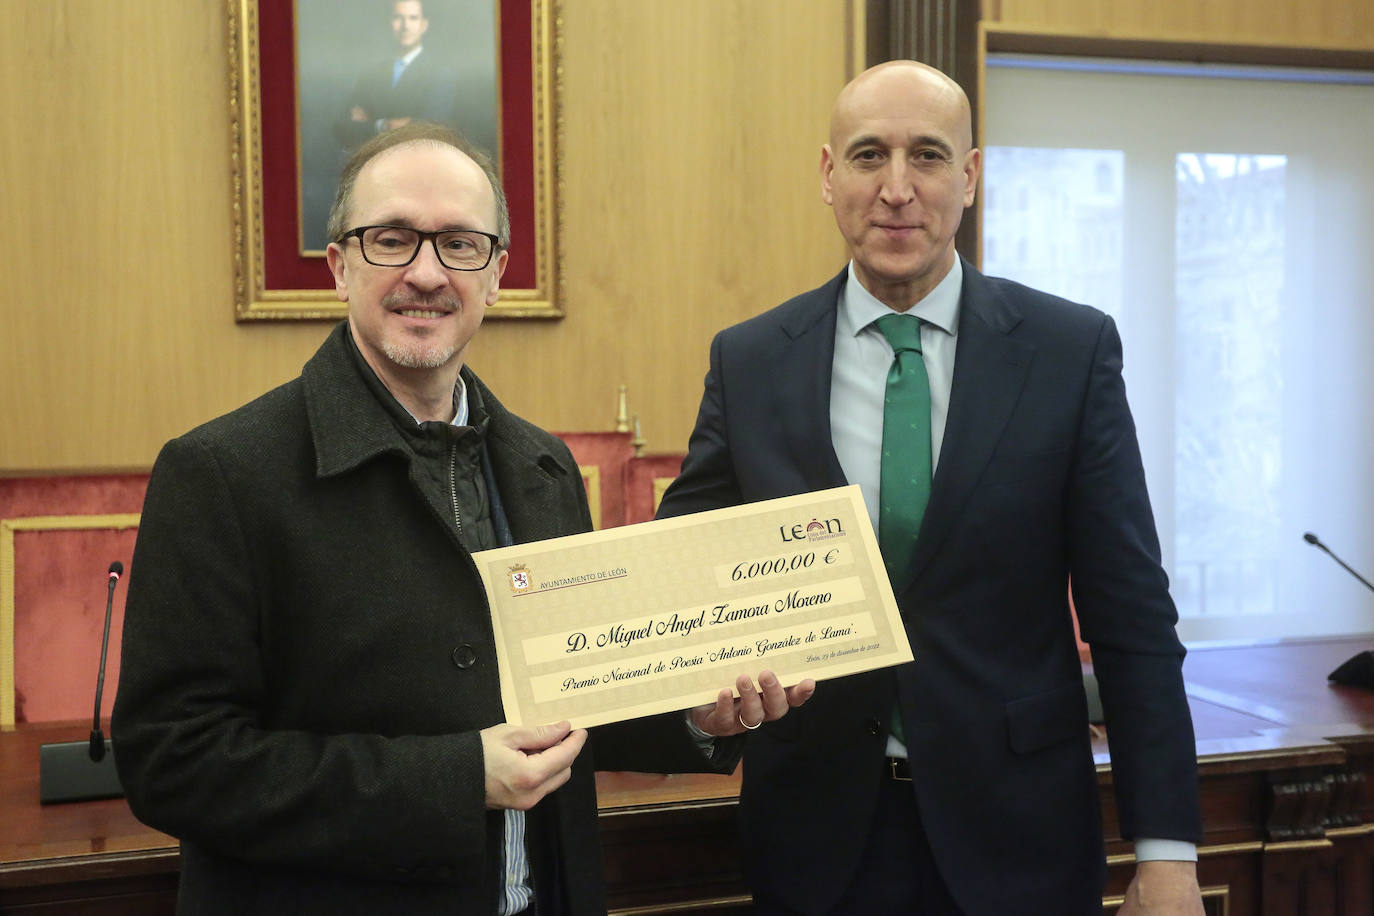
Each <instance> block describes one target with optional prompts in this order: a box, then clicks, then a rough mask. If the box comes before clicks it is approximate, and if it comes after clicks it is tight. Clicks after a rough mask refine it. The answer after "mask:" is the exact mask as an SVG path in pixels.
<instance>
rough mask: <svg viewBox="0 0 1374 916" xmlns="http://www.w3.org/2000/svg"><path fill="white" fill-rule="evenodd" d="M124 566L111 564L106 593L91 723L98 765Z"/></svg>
mask: <svg viewBox="0 0 1374 916" xmlns="http://www.w3.org/2000/svg"><path fill="white" fill-rule="evenodd" d="M122 575H124V564H123V563H121V562H119V561H118V560H115V561H114V562H113V563H111V564H110V580H109V581H110V584H109V588H108V589H106V591H105V635H104V636H103V637H102V638H101V640H100V674H99V675H98V676H97V677H96V681H95V715H94V717H93V721H92V722H91V759H92V760H93V761H95V762H96V763H99V762H100V761H102V760H104V759H105V733H104V732H102V731H101V730H100V697H101V694H103V693H104V692H105V656H106V654H107V653H108V652H109V650H110V617H111V615H112V614H113V613H114V592H115V585H116V583H118V582H119V577H120V576H122Z"/></svg>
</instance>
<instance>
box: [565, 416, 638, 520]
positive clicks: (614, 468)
mask: <svg viewBox="0 0 1374 916" xmlns="http://www.w3.org/2000/svg"><path fill="white" fill-rule="evenodd" d="M554 435H556V436H557V437H558V438H560V439H562V440H563V441H564V443H566V444H567V446H568V449H569V450H570V451H572V453H573V458H574V459H575V460H576V461H577V463H578V464H579V465H582V466H584V467H585V466H588V465H596V466H597V467H598V468H600V469H601V527H602V528H615V527H617V526H619V525H623V524H625V465H626V463H627V462H629V461H630V459H631V458H633V457H634V453H635V450H634V446H632V445H630V434H629V433H612V432H606V433H554Z"/></svg>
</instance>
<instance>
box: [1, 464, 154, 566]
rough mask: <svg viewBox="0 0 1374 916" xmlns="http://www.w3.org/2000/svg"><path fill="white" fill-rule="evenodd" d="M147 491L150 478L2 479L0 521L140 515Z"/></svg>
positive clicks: (132, 476) (109, 475) (107, 475)
mask: <svg viewBox="0 0 1374 916" xmlns="http://www.w3.org/2000/svg"><path fill="white" fill-rule="evenodd" d="M147 490H148V475H147V474H101V475H94V476H89V477H0V518H24V517H27V516H31V515H110V514H114V513H123V512H139V511H142V509H143V495H144V493H146V492H147ZM106 568H107V569H108V568H109V567H108V566H107V567H106Z"/></svg>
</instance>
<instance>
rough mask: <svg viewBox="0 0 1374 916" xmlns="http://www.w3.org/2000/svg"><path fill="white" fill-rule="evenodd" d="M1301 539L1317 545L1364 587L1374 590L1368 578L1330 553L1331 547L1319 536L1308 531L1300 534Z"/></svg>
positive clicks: (1314, 545)
mask: <svg viewBox="0 0 1374 916" xmlns="http://www.w3.org/2000/svg"><path fill="white" fill-rule="evenodd" d="M1302 539H1303V540H1304V541H1306V542H1307V543H1309V544H1311V545H1312V546H1313V547H1318V548H1320V549H1322V550H1324V551H1326V555H1327V556H1328V557H1330V558H1331V559H1333V560H1335V561H1336V562H1337V563H1339V564H1341V568H1342V569H1344V570H1345V571H1346V572H1348V573H1350V575H1352V576H1354V577H1355V578H1356V579H1359V580H1360V581H1361V582H1363V583H1364V587H1365V588H1367V589H1369V590H1370V591H1371V592H1374V585H1370V584H1369V580H1368V579H1366V578H1365V577H1364V576H1362V575H1360V574H1359V573H1357V572H1355V570H1353V569H1351V568H1350V567H1349V566H1348V565H1346V562H1345V561H1344V560H1342V559H1341V558H1340V557H1338V556H1336V555H1335V554H1334V553H1332V552H1331V548H1330V547H1327V546H1326V545H1325V544H1323V543H1322V539H1321V538H1319V537H1317V536H1316V535H1315V534H1313V533H1312V532H1310V531H1309V532H1307V533H1306V534H1304V535H1303V536H1302Z"/></svg>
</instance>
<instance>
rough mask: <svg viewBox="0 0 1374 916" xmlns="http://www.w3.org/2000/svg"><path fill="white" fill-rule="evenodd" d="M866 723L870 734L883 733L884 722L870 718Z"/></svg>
mask: <svg viewBox="0 0 1374 916" xmlns="http://www.w3.org/2000/svg"><path fill="white" fill-rule="evenodd" d="M865 724H866V725H867V726H868V733H869V734H870V735H881V734H882V733H883V723H882V722H880V721H878V720H877V719H869V720H868V722H866V723H865Z"/></svg>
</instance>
